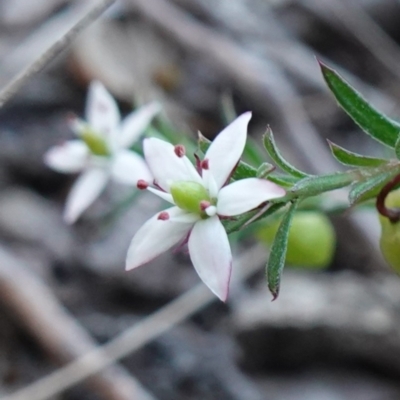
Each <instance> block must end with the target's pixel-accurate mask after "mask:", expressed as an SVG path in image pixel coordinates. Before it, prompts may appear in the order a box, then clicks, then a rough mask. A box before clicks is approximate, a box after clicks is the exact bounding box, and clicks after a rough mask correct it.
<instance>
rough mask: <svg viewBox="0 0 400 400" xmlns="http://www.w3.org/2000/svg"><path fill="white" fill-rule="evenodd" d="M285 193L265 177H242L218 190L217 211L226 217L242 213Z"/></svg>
mask: <svg viewBox="0 0 400 400" xmlns="http://www.w3.org/2000/svg"><path fill="white" fill-rule="evenodd" d="M285 194H286V192H285V190H284V189H282V188H281V187H280V186H278V185H276V184H275V183H273V182H270V181H267V180H265V179H258V178H249V179H242V180H240V181H236V182H233V183H231V184H230V185H228V186H225V187H223V188H222V189H221V190H220V192H219V194H218V202H217V212H218V214H219V215H224V216H228V217H230V216H234V215H239V214H243V213H244V212H247V211H250V210H252V209H253V208H256V207H258V206H259V205H260V204H262V203H264V202H265V201H267V200H271V199H276V198H278V197H282V196H284V195H285Z"/></svg>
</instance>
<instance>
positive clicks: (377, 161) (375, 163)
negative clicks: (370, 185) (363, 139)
mask: <svg viewBox="0 0 400 400" xmlns="http://www.w3.org/2000/svg"><path fill="white" fill-rule="evenodd" d="M328 144H329V147H330V148H331V152H332V154H333V156H334V157H335V158H336V160H338V161H339V162H340V163H342V164H344V165H349V166H351V167H379V166H380V165H382V164H386V163H387V160H384V159H382V158H375V157H368V156H363V155H361V154H357V153H354V152H352V151H350V150H346V149H344V148H343V147H341V146H338V145H337V144H335V143H332V142H331V141H330V140H328Z"/></svg>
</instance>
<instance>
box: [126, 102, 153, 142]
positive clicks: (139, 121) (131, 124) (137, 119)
mask: <svg viewBox="0 0 400 400" xmlns="http://www.w3.org/2000/svg"><path fill="white" fill-rule="evenodd" d="M160 111H161V105H160V104H159V103H157V102H154V103H150V104H147V105H145V106H142V107H140V108H139V109H137V110H136V111H134V112H133V113H131V114H129V115H128V116H127V117H126V118H125V119H124V120H123V121H122V124H121V130H120V133H119V138H118V146H119V147H120V148H121V147H125V148H127V147H130V146H131V145H132V144H133V143H135V142H136V141H137V140H138V139H139V136H140V135H141V134H142V133H143V132H144V130H145V129H146V128H147V127H148V126H149V124H150V122H151V120H152V119H153V118H154V117H155V116H156V115H157V114H158V113H159V112H160Z"/></svg>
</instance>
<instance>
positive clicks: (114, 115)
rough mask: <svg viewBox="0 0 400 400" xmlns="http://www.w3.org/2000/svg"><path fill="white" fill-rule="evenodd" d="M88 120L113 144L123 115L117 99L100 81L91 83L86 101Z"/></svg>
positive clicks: (95, 129)
mask: <svg viewBox="0 0 400 400" xmlns="http://www.w3.org/2000/svg"><path fill="white" fill-rule="evenodd" d="M86 120H87V122H88V124H89V126H90V127H91V128H92V129H93V130H94V131H95V132H96V133H98V134H100V135H102V136H103V138H104V139H105V140H107V142H108V143H109V144H110V145H113V142H115V139H116V138H115V135H116V134H117V133H118V132H117V129H118V125H119V123H120V121H121V115H120V113H119V109H118V105H117V103H116V101H115V100H114V98H113V97H112V96H111V94H110V93H109V92H108V91H107V89H106V88H105V87H104V86H103V84H102V83H101V82H99V81H93V82H92V83H91V84H90V87H89V93H88V97H87V101H86Z"/></svg>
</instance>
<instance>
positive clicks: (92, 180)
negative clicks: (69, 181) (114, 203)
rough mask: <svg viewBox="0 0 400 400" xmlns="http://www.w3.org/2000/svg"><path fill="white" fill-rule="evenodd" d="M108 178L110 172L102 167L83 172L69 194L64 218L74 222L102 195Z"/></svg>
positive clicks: (68, 221) (70, 222)
mask: <svg viewBox="0 0 400 400" xmlns="http://www.w3.org/2000/svg"><path fill="white" fill-rule="evenodd" d="M107 180H108V173H107V172H106V171H104V170H103V169H100V168H91V169H88V170H87V171H85V172H83V174H82V175H81V176H80V177H79V178H78V179H77V180H76V182H75V183H74V185H73V186H72V189H71V191H70V193H69V195H68V198H67V203H66V205H65V211H64V219H65V221H66V222H67V223H69V224H72V223H74V222H75V221H76V220H77V219H78V217H79V216H80V215H81V214H82V212H83V211H85V210H86V209H87V208H88V207H89V206H90V205H91V204H92V203H93V202H94V201H95V200H96V199H97V197H98V196H99V195H100V193H101V192H102V190H103V189H104V187H105V186H106V183H107Z"/></svg>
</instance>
